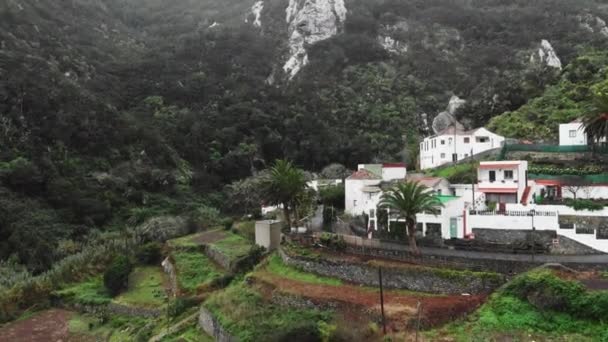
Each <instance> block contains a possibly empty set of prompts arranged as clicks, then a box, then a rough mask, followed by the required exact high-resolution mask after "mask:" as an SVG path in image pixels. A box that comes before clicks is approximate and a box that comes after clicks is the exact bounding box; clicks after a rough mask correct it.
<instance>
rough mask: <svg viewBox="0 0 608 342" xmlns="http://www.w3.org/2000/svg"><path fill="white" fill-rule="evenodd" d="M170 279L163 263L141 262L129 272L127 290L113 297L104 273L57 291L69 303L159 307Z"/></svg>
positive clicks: (78, 304)
mask: <svg viewBox="0 0 608 342" xmlns="http://www.w3.org/2000/svg"><path fill="white" fill-rule="evenodd" d="M167 286H168V280H167V276H166V275H165V273H164V272H163V271H162V269H161V268H160V267H155V266H142V267H136V268H135V269H133V271H132V272H131V274H130V275H129V285H128V288H127V290H125V291H124V292H122V293H121V294H120V295H118V296H116V297H115V298H112V297H111V296H110V294H109V293H108V291H107V289H106V288H105V286H104V285H103V279H102V277H101V276H97V277H93V278H90V279H88V280H86V281H83V282H80V283H76V284H72V285H70V286H67V287H65V288H63V289H61V290H59V291H56V292H55V293H54V294H55V296H57V297H58V298H59V299H61V300H62V302H63V304H66V305H68V306H70V305H76V306H87V307H95V306H105V305H108V304H116V305H119V306H124V307H134V308H160V307H162V306H163V305H164V304H165V303H166V301H167V294H166V290H167Z"/></svg>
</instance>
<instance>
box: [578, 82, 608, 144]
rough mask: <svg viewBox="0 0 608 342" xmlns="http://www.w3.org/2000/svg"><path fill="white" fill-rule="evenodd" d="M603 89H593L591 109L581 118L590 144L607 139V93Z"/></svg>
mask: <svg viewBox="0 0 608 342" xmlns="http://www.w3.org/2000/svg"><path fill="white" fill-rule="evenodd" d="M604 88H606V87H605V86H604V87H594V89H593V92H594V98H593V109H592V110H591V111H590V112H589V113H588V114H587V115H585V117H583V125H584V126H585V133H586V134H587V136H588V137H589V139H590V140H591V142H592V144H595V143H597V142H598V141H599V140H600V139H602V138H606V139H608V93H607V92H606V91H605V90H604Z"/></svg>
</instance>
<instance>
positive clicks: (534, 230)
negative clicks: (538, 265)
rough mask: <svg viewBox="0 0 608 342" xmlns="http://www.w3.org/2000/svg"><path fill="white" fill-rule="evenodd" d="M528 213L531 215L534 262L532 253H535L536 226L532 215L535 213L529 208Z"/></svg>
mask: <svg viewBox="0 0 608 342" xmlns="http://www.w3.org/2000/svg"><path fill="white" fill-rule="evenodd" d="M530 214H531V215H532V263H534V254H535V253H536V227H534V215H535V214H536V210H534V209H532V210H530Z"/></svg>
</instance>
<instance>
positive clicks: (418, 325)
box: [415, 301, 422, 342]
mask: <svg viewBox="0 0 608 342" xmlns="http://www.w3.org/2000/svg"><path fill="white" fill-rule="evenodd" d="M416 311H417V316H418V317H417V318H416V340H415V341H416V342H418V331H419V330H420V316H421V313H422V304H421V303H420V301H418V304H417V306H416Z"/></svg>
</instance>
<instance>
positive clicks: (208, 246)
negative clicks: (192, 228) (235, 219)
mask: <svg viewBox="0 0 608 342" xmlns="http://www.w3.org/2000/svg"><path fill="white" fill-rule="evenodd" d="M168 246H169V248H171V249H172V250H174V251H184V250H187V251H200V252H204V253H205V254H206V255H207V256H208V257H209V258H211V259H213V261H214V262H215V263H217V264H219V265H220V266H222V268H224V269H225V270H226V271H228V272H233V271H235V268H237V266H238V262H239V261H240V260H242V259H244V258H246V257H247V256H248V255H249V252H250V251H251V248H252V246H253V244H252V243H251V242H250V241H249V240H247V239H246V238H244V237H242V236H240V235H238V234H235V233H232V232H230V231H226V230H222V229H215V230H210V231H206V232H203V233H198V234H193V235H188V236H184V237H181V238H179V239H175V240H171V241H169V242H168Z"/></svg>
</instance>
